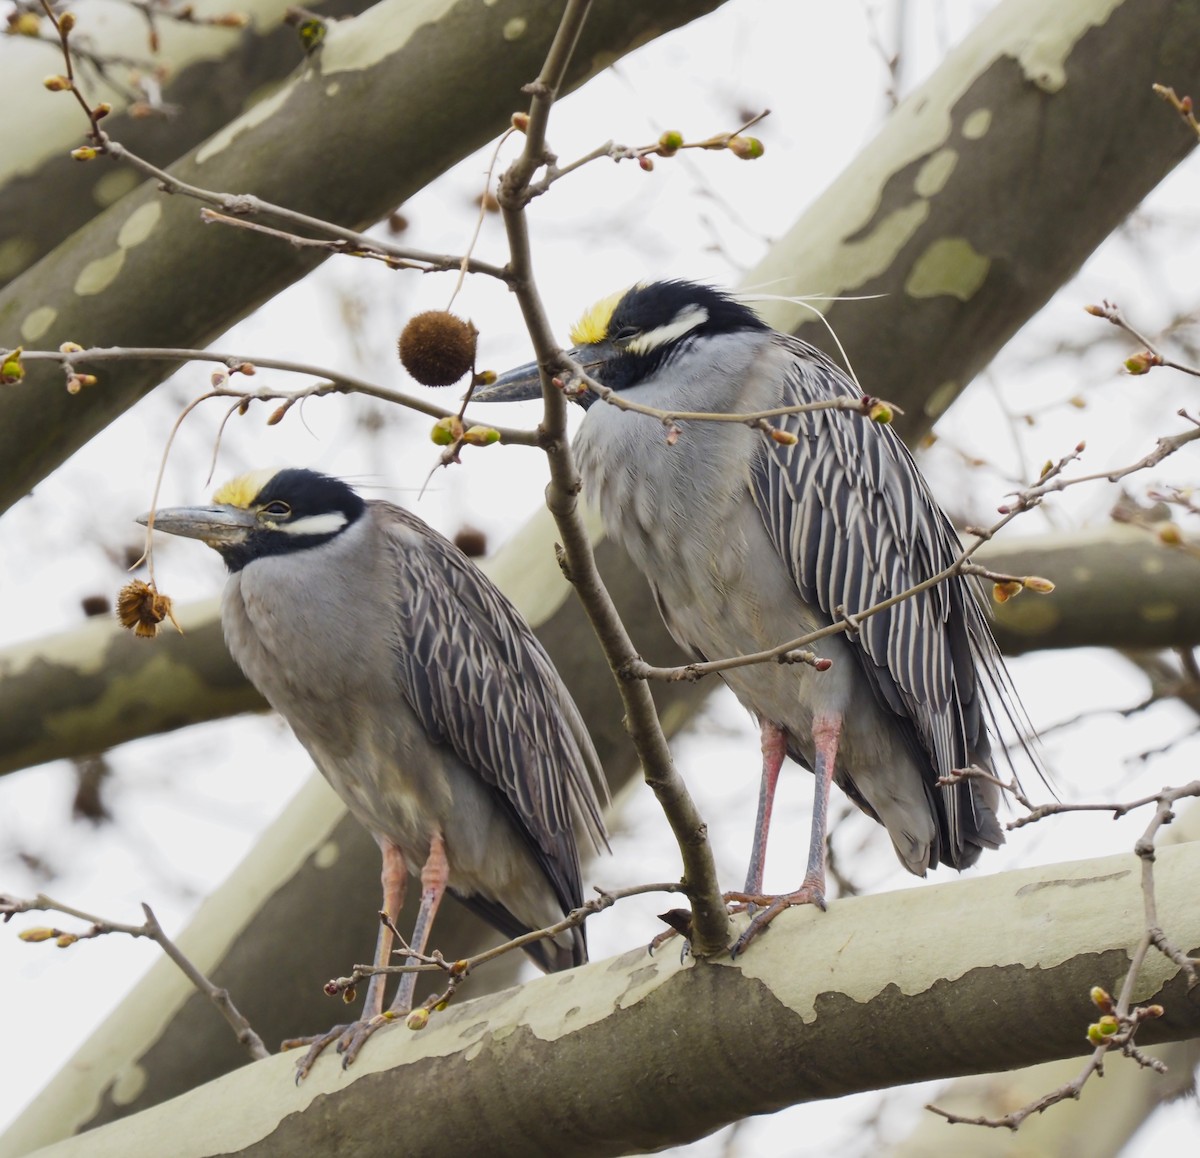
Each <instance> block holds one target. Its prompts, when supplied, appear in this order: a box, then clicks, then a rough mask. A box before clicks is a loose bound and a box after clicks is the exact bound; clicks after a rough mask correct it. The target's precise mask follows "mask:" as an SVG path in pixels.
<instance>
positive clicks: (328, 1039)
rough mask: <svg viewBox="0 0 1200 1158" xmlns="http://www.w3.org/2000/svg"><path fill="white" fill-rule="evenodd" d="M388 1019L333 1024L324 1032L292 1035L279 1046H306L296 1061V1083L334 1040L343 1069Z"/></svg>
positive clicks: (382, 1016) (298, 1082)
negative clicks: (303, 1035)
mask: <svg viewBox="0 0 1200 1158" xmlns="http://www.w3.org/2000/svg"><path fill="white" fill-rule="evenodd" d="M388 1020H389V1019H388V1018H387V1017H386V1016H384V1015H380V1016H379V1017H372V1018H370V1019H369V1020H367V1021H351V1022H349V1023H347V1024H345V1025H335V1026H334V1027H333V1028H332V1029H330V1030H328V1031H327V1032H326V1033H322V1034H318V1035H315V1036H313V1037H293V1038H289V1039H288V1040H287V1041H285V1042H283V1044H282V1045H281V1046H280V1048H281V1049H299V1048H300V1047H301V1046H305V1045H306V1046H308V1051H307V1052H306V1053H305V1055H304V1056H303V1057H302V1058H301V1059H300V1060H299V1061H298V1062H297V1063H296V1085H299V1084H300V1083H301V1082H302V1081H304V1079H305V1078H306V1077H308V1074H309V1071H310V1070H311V1069H312V1067H313V1064H314V1063H315V1062H316V1060H317V1058H319V1057H320V1056H321V1054H322V1053H324V1052H325V1050H326V1049H328V1048H329V1046H330V1045H332V1044H333V1043H334V1042H337V1052H338V1053H340V1054H341V1055H342V1068H343V1069H345V1068H346V1067H347V1066H348V1065H350V1064H351V1063H352V1062H353V1061H354V1059H355V1058H356V1057H358V1054H359V1051H360V1050H361V1049H362V1047H363V1046H364V1045H365V1044H366V1040H367V1038H369V1037H370V1036H371V1034H373V1033H374V1032H375V1031H376V1030H377V1029H378V1028H379V1027H380V1026H381V1025H383V1024H384V1023H385V1022H386V1021H388Z"/></svg>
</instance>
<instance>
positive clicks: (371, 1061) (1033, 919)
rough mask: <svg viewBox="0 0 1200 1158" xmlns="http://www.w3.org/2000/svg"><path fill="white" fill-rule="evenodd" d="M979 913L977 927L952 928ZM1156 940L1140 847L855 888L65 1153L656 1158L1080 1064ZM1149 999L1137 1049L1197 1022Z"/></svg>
mask: <svg viewBox="0 0 1200 1158" xmlns="http://www.w3.org/2000/svg"><path fill="white" fill-rule="evenodd" d="M1197 873H1200V845H1197V844H1194V843H1193V844H1190V845H1184V846H1180V847H1176V848H1168V849H1164V850H1163V851H1162V853H1161V855H1160V856H1159V859H1158V862H1157V865H1156V876H1157V881H1158V890H1159V897H1160V901H1161V902H1162V904H1163V921H1164V925H1165V926H1166V928H1167V930H1168V931H1169V934H1170V935H1171V936H1172V937H1173V938H1174V939H1175V941H1176V943H1177V944H1181V945H1185V946H1189V947H1195V946H1200V909H1198V908H1197V907H1196V905H1195V904H1194V903H1193V897H1194V881H1195V879H1196V874H1197ZM981 914H986V919H981V918H980V915H981ZM966 921H970V922H971V923H972V929H973V931H972V936H971V937H969V938H963V937H955V936H947V935H946V934H947V930H951V929H953V928H955V927H956V926H957V925H958V924H960V923H962V922H966ZM1140 935H1141V895H1140V885H1139V867H1138V863H1137V861H1136V858H1135V857H1134V856H1133V855H1132V854H1126V855H1123V856H1115V857H1107V858H1104V859H1100V860H1091V861H1079V862H1075V863H1071V864H1059V865H1054V866H1050V867H1047V868H1036V869H1026V870H1022V871H1019V872H1011V873H1005V874H1002V875H999V876H993V877H977V878H972V879H961V880H959V881H956V882H954V883H951V884H946V885H939V886H930V887H927V888H922V889H912V890H906V891H903V892H899V893H889V894H884V895H880V896H873V897H856V898H850V899H847V900H843V901H840V902H838V904H836V905H835V906H833V907H832V908H831V909H830V911H829V912H828V913H821V912H819V911H817V910H815V909H803V910H792V911H791V912H789V913H788V914H786V915H785V916H783V917H781V918H780V919H779V920H778V921H777V922H776V923H775V925H773V926H772V929H771V932H770V935H769V936H767V937H764V938H763V939H762V940H761V941H760V942H757V943H756V944H755V945H754V946H752V948H751V949H750V951H749V952H748V953H747V954H746V955H745V956H744V958H742V959H741V960H739V961H738V962H737V963H732V962H730V961H728V960H727V959H723V960H717V961H714V962H703V961H694V960H689V961H688V962H687V963H686V964H682V965H681V964H680V960H679V955H678V953H676V952H672V951H667V952H663V953H660V954H659V955H658V956H657V957H653V958H651V957H649V956H647V953H646V950H645V949H641V948H639V949H634V950H631V951H630V952H629V953H627V954H625V955H624V956H623V957H620V958H616V959H614V960H610V961H601V962H595V963H594V964H591V965H588V966H585V967H583V968H582V969H578V970H575V971H573V972H571V973H569V974H564V975H561V976H556V977H546V978H542V979H539V980H537V981H533V982H531V983H529V984H527V985H525V986H523V987H521V988H519V989H513V990H508V991H506V992H505V993H502V994H497V995H495V996H493V997H489V998H484V999H481V1000H478V1001H474V1002H466V1003H463V1004H461V1005H456V1006H453V1007H451V1009H450V1010H449V1011H447V1012H446V1013H444V1014H441V1015H437V1016H436V1017H435V1019H434V1021H433V1022H431V1024H430V1026H429V1028H428V1029H426V1030H424V1031H423V1032H421V1033H412V1032H409V1031H408V1030H407V1029H406V1028H404V1027H403V1026H399V1025H397V1026H396V1027H395V1028H392V1029H389V1030H386V1031H384V1032H383V1033H380V1034H378V1035H377V1036H376V1037H375V1038H374V1039H373V1040H372V1042H371V1045H370V1048H369V1049H367V1050H366V1051H364V1053H363V1054H362V1056H361V1057H360V1058H359V1059H358V1061H357V1062H356V1064H355V1066H354V1068H353V1069H352V1070H350V1071H349V1072H343V1071H342V1070H341V1068H340V1067H339V1066H338V1065H337V1064H336V1062H333V1061H332V1060H331V1059H329V1060H326V1059H322V1062H320V1063H318V1065H317V1067H316V1068H315V1069H314V1071H313V1073H312V1075H311V1076H310V1077H309V1078H308V1080H307V1081H306V1082H305V1083H304V1084H303V1085H302V1086H300V1087H299V1088H297V1087H296V1086H295V1085H294V1084H293V1083H292V1080H291V1076H292V1065H293V1061H292V1059H291V1058H288V1057H275V1058H269V1059H266V1060H265V1061H262V1062H258V1063H255V1064H253V1065H250V1066H247V1067H245V1068H243V1069H241V1070H239V1071H238V1072H236V1073H233V1074H229V1075H227V1076H226V1077H224V1078H222V1079H220V1080H218V1081H216V1082H213V1083H210V1084H209V1085H206V1086H203V1087H201V1088H200V1089H197V1090H195V1091H193V1092H191V1093H189V1094H186V1095H184V1096H183V1097H181V1098H178V1099H175V1100H174V1101H171V1102H168V1103H166V1104H164V1105H162V1106H158V1107H156V1108H154V1109H152V1110H149V1111H147V1112H146V1113H143V1114H139V1115H137V1116H136V1117H133V1118H128V1119H125V1120H124V1121H122V1122H118V1123H115V1124H113V1125H111V1126H108V1127H104V1128H103V1129H102V1130H100V1131H97V1132H96V1133H94V1134H90V1135H88V1136H87V1137H84V1138H80V1139H76V1140H72V1141H70V1142H65V1143H63V1144H61V1145H60V1146H59V1147H57V1148H56V1149H55V1150H54V1154H55V1156H56V1158H70V1156H72V1155H75V1154H79V1155H85V1154H86V1155H89V1156H90V1155H95V1154H98V1153H101V1154H104V1153H112V1154H120V1155H122V1158H140V1156H142V1155H145V1156H146V1158H150V1156H151V1155H153V1156H154V1158H157V1156H158V1155H160V1154H161V1153H162V1147H163V1140H164V1139H166V1138H170V1139H172V1148H173V1152H174V1153H175V1154H177V1155H179V1156H180V1158H190V1156H193V1155H195V1156H199V1155H215V1154H244V1155H255V1156H256V1158H267V1156H273V1155H280V1156H283V1155H288V1156H289V1158H290V1156H291V1155H294V1154H296V1153H299V1152H302V1151H303V1152H308V1153H326V1152H333V1150H334V1149H337V1150H338V1151H339V1152H342V1153H350V1152H352V1153H354V1154H355V1155H356V1156H358V1158H372V1156H374V1155H379V1156H380V1158H382V1156H384V1155H389V1156H390V1155H392V1154H394V1153H395V1152H396V1146H397V1136H398V1132H399V1133H402V1136H403V1148H404V1151H405V1152H406V1153H411V1154H421V1155H423V1156H425V1158H437V1156H439V1155H447V1156H449V1155H460V1154H482V1153H486V1154H489V1155H505V1154H512V1155H521V1156H522V1158H525V1156H532V1155H540V1154H546V1155H551V1154H553V1155H558V1154H564V1153H569V1154H572V1155H614V1154H623V1153H629V1152H634V1151H646V1150H654V1149H658V1148H661V1147H663V1146H666V1145H670V1144H677V1143H681V1142H686V1141H690V1140H692V1139H694V1138H698V1137H702V1136H704V1135H705V1134H708V1133H710V1132H711V1131H713V1130H715V1129H717V1128H718V1127H720V1126H722V1125H724V1124H726V1123H728V1122H732V1121H736V1120H738V1119H740V1118H742V1117H745V1116H746V1115H748V1114H755V1113H767V1112H770V1111H772V1110H776V1109H779V1108H780V1107H782V1106H786V1105H793V1104H796V1103H799V1102H804V1101H810V1100H814V1099H822V1098H830V1097H837V1096H840V1095H843V1094H847V1093H852V1092H856V1091H861V1090H871V1089H879V1088H883V1087H886V1086H892V1085H899V1084H902V1083H908V1082H912V1081H920V1080H925V1079H929V1078H936V1077H942V1076H950V1075H957V1074H965V1073H972V1072H980V1071H983V1070H994V1069H1000V1068H1011V1067H1015V1066H1024V1065H1029V1064H1031V1063H1034V1062H1040V1061H1045V1060H1048V1059H1051V1058H1057V1057H1066V1056H1082V1055H1083V1054H1084V1053H1085V1052H1086V1050H1087V1048H1088V1047H1087V1045H1086V1042H1085V1040H1084V1034H1085V1031H1086V1027H1087V1025H1088V1023H1089V1022H1090V1021H1092V1020H1094V1018H1095V1010H1094V1007H1093V1006H1092V1005H1091V1002H1090V1001H1089V999H1088V990H1089V988H1090V986H1092V985H1093V984H1101V985H1104V986H1106V987H1109V988H1115V987H1116V984H1117V982H1118V981H1119V980H1120V977H1121V975H1122V972H1123V971H1124V970H1125V968H1126V966H1127V964H1128V961H1129V952H1130V949H1131V946H1132V945H1133V944H1134V943H1135V942H1136V941H1137V940H1138V938H1139V937H1140ZM931 945H936V946H937V947H938V948H937V952H936V953H931V952H930V951H929V950H930V946H931ZM1138 1000H1139V1001H1141V1002H1150V1001H1153V1002H1159V1003H1161V1004H1162V1005H1163V1006H1164V1007H1165V1009H1166V1015H1165V1016H1164V1017H1163V1018H1162V1019H1161V1020H1159V1021H1154V1022H1150V1023H1148V1024H1147V1025H1145V1026H1144V1027H1143V1029H1142V1031H1141V1035H1140V1036H1139V1039H1138V1040H1139V1044H1141V1045H1143V1046H1152V1045H1153V1044H1154V1043H1155V1042H1161V1041H1175V1040H1181V1039H1184V1038H1187V1037H1190V1036H1194V1035H1196V1034H1198V1033H1200V1003H1198V1002H1196V1001H1195V1000H1193V999H1191V998H1189V996H1188V995H1187V993H1186V985H1185V984H1184V980H1183V978H1182V977H1180V976H1179V975H1178V974H1177V970H1176V966H1175V965H1174V964H1173V963H1171V962H1169V961H1167V960H1166V958H1164V957H1162V956H1160V955H1156V956H1155V957H1153V958H1151V959H1150V960H1149V961H1148V962H1147V966H1146V969H1145V975H1144V977H1143V980H1142V983H1141V984H1140V985H1139V986H1138ZM1108 1064H1109V1065H1110V1066H1117V1065H1122V1064H1132V1063H1126V1062H1123V1061H1122V1060H1121V1059H1119V1058H1115V1057H1114V1058H1112V1059H1111V1060H1110V1061H1109V1063H1108ZM400 1089H402V1090H403V1091H404V1095H403V1098H402V1099H401V1100H400V1101H399V1102H398V1101H397V1097H396V1091H397V1090H400ZM534 1091H536V1094H535V1093H534ZM531 1098H532V1099H533V1100H532V1101H531ZM533 1105H536V1112H534V1111H532V1109H531V1107H532V1106H533Z"/></svg>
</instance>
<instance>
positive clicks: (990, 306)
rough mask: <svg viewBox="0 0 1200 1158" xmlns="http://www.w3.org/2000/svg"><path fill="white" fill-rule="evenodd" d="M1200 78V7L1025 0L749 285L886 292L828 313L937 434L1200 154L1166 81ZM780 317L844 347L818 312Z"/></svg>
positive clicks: (776, 308)
mask: <svg viewBox="0 0 1200 1158" xmlns="http://www.w3.org/2000/svg"><path fill="white" fill-rule="evenodd" d="M1198 75H1200V6H1198V5H1196V4H1194V3H1191V2H1190V0H1123V2H1118V3H1110V2H1108V0H1062V2H1060V3H1055V4H1046V3H1044V0H1007V2H1006V3H1003V4H1000V5H997V7H996V8H995V9H994V10H993V11H992V12H991V14H990V15H989V16H988V17H987V18H986V19H985V20H984V21H983V22H982V23H981V24H980V25H979V27H978V28H977V29H976V30H975V31H974V32H972V34H971V35H970V36H969V37H967V39H966V40H965V41H964V42H963V43H962V44H961V45H960V46H959V47H958V48H956V49H955V50H954V51H953V52H952V53H951V54H950V55H949V57H947V59H946V61H945V62H944V63H943V64H942V66H941V67H940V68H939V69H938V70H937V72H936V73H934V75H933V76H932V77H931V78H930V79H929V81H928V82H927V83H926V84H925V85H923V86H922V87H921V88H920V89H919V90H917V91H916V92H915V93H913V94H912V96H910V97H908V98H907V99H906V100H905V101H904V102H903V104H901V105H900V107H899V108H897V109H896V111H895V113H894V114H893V115H892V117H891V118H890V120H889V121H888V122H887V124H885V125H884V127H883V129H882V130H881V132H880V133H879V135H878V136H877V137H876V138H875V140H873V141H871V142H870V143H869V144H868V145H867V146H866V147H865V148H864V149H863V150H862V152H861V153H859V155H858V157H857V158H856V160H855V161H854V162H853V163H852V164H851V165H850V166H849V168H847V169H846V170H845V172H843V173H842V174H841V175H840V176H839V177H838V178H837V179H836V180H835V181H834V182H833V183H832V184H831V185H830V186H829V188H828V189H827V190H826V191H825V193H824V194H823V195H822V196H821V197H820V199H819V200H818V201H817V202H816V203H815V204H814V205H813V206H812V208H811V209H809V210H808V212H806V213H805V214H804V216H803V217H802V218H801V219H800V220H799V221H797V223H796V225H795V226H794V227H793V228H792V230H791V232H790V233H788V234H787V236H786V237H784V238H783V239H782V240H781V241H780V242H778V243H777V244H776V245H775V246H774V247H773V248H772V250H771V253H770V254H769V255H768V256H767V258H766V259H765V260H764V261H762V262H760V263H759V264H758V266H757V267H756V268H755V269H754V270H752V271H751V273H750V274H749V275H747V277H746V280H745V284H746V286H747V287H748V288H750V289H762V291H763V292H765V293H768V294H780V295H784V294H818V295H828V294H841V295H846V296H855V295H871V294H874V295H878V296H877V297H875V298H874V299H872V300H867V301H846V302H838V303H835V304H833V305H832V306H831V307H829V308H828V309H827V310H826V314H827V317H828V318H829V320H830V322H831V324H832V325H833V327H834V328H835V329H836V331H837V333H838V337H839V338H840V339H841V340H842V343H843V344H844V346H845V347H846V351H847V353H848V354H849V356H850V359H851V361H852V363H853V365H854V368H855V370H856V371H857V373H858V376H859V379H860V380H861V382H862V385H863V389H865V390H866V391H867V393H869V394H876V395H880V396H881V397H884V398H888V399H890V400H891V401H893V402H896V403H898V404H899V405H900V406H901V407H903V408H904V410H905V411H906V414H905V416H904V417H903V418H902V419H900V420H899V422H898V426H899V428H900V429H901V431H902V432H903V433H904V436H905V438H907V439H913V438H914V437H919V436H920V435H921V434H923V433H925V432H927V431H928V430H929V428H930V427H931V426H932V425H933V423H934V421H935V420H936V419H937V418H938V416H939V415H941V414H942V413H943V412H944V411H945V410H946V408H947V407H948V406H949V405H950V403H951V402H953V400H954V399H955V398H956V397H957V396H958V394H959V392H960V391H961V390H962V389H963V388H964V387H965V386H966V385H967V383H969V382H970V381H971V379H972V378H973V377H974V376H975V375H976V374H977V373H978V372H979V371H980V370H982V369H983V367H985V366H986V365H987V364H988V362H990V361H991V359H992V356H993V355H994V354H995V353H996V352H997V351H998V350H999V349H1000V348H1001V347H1002V346H1003V345H1004V343H1005V342H1007V341H1008V339H1009V338H1010V337H1012V335H1013V334H1015V333H1016V332H1017V330H1018V329H1020V327H1021V326H1023V325H1024V324H1025V322H1026V321H1027V320H1028V318H1030V317H1031V316H1032V315H1033V314H1034V313H1036V312H1037V311H1038V310H1039V309H1040V308H1041V307H1042V306H1043V305H1044V304H1045V303H1046V302H1047V301H1048V300H1049V299H1050V297H1051V295H1052V294H1053V293H1054V292H1055V291H1056V290H1057V289H1058V288H1059V287H1060V286H1061V285H1063V283H1064V282H1066V281H1067V280H1068V279H1069V278H1070V277H1071V276H1072V275H1073V274H1074V273H1075V271H1076V270H1078V269H1079V267H1080V266H1081V265H1082V264H1083V262H1084V261H1085V259H1086V258H1087V257H1088V255H1089V254H1090V253H1091V252H1092V250H1093V249H1095V248H1096V246H1098V245H1099V244H1100V242H1102V241H1103V240H1104V239H1105V237H1107V236H1108V234H1109V233H1111V232H1112V230H1113V229H1115V228H1116V227H1117V226H1118V225H1119V224H1120V223H1121V222H1122V221H1124V219H1125V218H1126V217H1127V216H1128V215H1129V214H1130V213H1131V212H1132V211H1133V210H1134V209H1136V208H1137V206H1138V204H1139V203H1140V202H1141V201H1142V199H1143V198H1144V197H1145V196H1146V194H1147V193H1149V192H1150V190H1151V189H1153V188H1154V187H1155V185H1157V184H1158V182H1159V181H1161V180H1162V178H1163V177H1165V176H1166V174H1167V173H1169V172H1170V171H1171V170H1172V169H1173V168H1174V167H1175V166H1176V165H1177V164H1178V163H1179V162H1180V161H1181V160H1182V159H1183V158H1184V157H1186V156H1187V155H1188V153H1190V152H1191V151H1192V149H1193V148H1195V146H1196V135H1195V133H1193V132H1191V131H1189V130H1188V129H1187V127H1186V126H1185V125H1183V124H1181V123H1180V122H1179V119H1178V117H1177V116H1175V115H1174V114H1173V113H1172V112H1171V111H1170V109H1168V108H1167V107H1166V106H1164V105H1163V103H1162V102H1161V101H1160V100H1159V99H1158V98H1157V97H1156V96H1154V94H1153V93H1152V92H1151V88H1150V86H1151V85H1152V84H1153V83H1155V82H1159V83H1162V84H1173V85H1175V86H1177V87H1179V91H1181V92H1182V91H1185V90H1186V91H1188V92H1190V91H1192V88H1193V87H1194V83H1195V78H1196V77H1197V76H1198ZM1180 86H1181V87H1180ZM1118 288H1119V287H1118ZM815 304H817V305H818V306H820V305H821V303H815ZM1079 304H1080V307H1081V308H1082V307H1083V305H1085V304H1086V303H1085V302H1082V301H1081V302H1080V303H1079ZM765 312H766V314H767V316H768V317H769V319H770V320H771V321H772V323H773V324H774V325H775V326H776V327H777V328H779V329H787V330H792V331H795V332H797V333H799V334H800V335H801V336H802V337H804V338H805V339H807V340H808V341H810V342H814V343H816V344H817V345H821V346H823V347H825V348H827V349H830V348H831V342H830V338H829V335H828V334H827V333H826V331H825V329H824V327H823V326H821V325H820V324H819V323H818V322H815V321H813V320H812V314H811V312H810V311H805V310H801V309H800V308H799V307H797V306H794V305H791V304H787V303H782V302H773V303H767V305H766V310H765ZM831 352H834V353H835V354H836V351H832V350H831Z"/></svg>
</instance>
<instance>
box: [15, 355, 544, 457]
mask: <svg viewBox="0 0 1200 1158" xmlns="http://www.w3.org/2000/svg"><path fill="white" fill-rule="evenodd" d="M14 352H15V351H9V350H5V349H0V360H3V358H4V357H5V355H6V354H9V353H14ZM20 359H21V361H22V362H57V363H59V364H60V365H62V366H63V367H64V368H67V369H73V368H74V367H75V366H77V365H80V364H87V365H91V364H93V363H97V362H120V361H129V362H136V361H163V362H217V363H220V364H221V365H223V366H226V367H228V368H229V369H230V370H241V369H242V367H244V366H250V367H252V368H258V369H262V370H279V371H282V372H283V373H287V374H304V375H307V376H309V377H312V378H318V379H320V381H318V382H317V383H316V384H314V385H313V386H309V387H307V388H306V389H304V390H289V391H284V390H270V389H266V388H262V387H260V388H258V389H256V390H235V389H232V388H227V387H222V388H219V389H214V390H212V391H209V392H208V393H207V394H206V395H205V397H210V398H236V399H238V400H239V401H246V402H267V401H281V402H283V403H284V404H285V406H287V407H288V408H290V407H291V406H293V405H294V404H295V403H297V402H300V401H302V400H304V399H305V398H322V397H324V396H325V395H327V394H363V395H365V396H366V397H368V398H377V399H379V400H380V401H381V402H393V403H395V404H396V405H398V406H404V407H407V408H408V409H409V410H415V411H417V412H418V413H419V414H426V415H428V416H429V417H431V418H450V417H453V416H455V415H456V414H458V413H459V411H457V410H449V409H447V408H446V407H444V406H438V405H436V404H435V403H432V402H427V401H426V400H425V399H424V398H418V397H416V396H415V395H412V394H405V393H402V392H401V391H399V390H389V389H387V388H386V387H384V386H379V385H377V384H375V383H374V382H368V381H367V380H366V379H364V378H356V377H354V376H353V375H352V374H344V373H342V372H341V371H340V370H330V369H328V368H326V367H323V366H316V365H313V364H311V363H308V362H295V361H291V360H289V359H286V358H259V357H253V358H248V357H246V356H245V355H243V354H228V353H222V352H220V351H218V350H189V349H168V348H165V347H143V346H96V347H91V348H88V349H82V348H80V349H70V350H65V351H64V350H23V351H22V352H21V355H20ZM493 429H495V430H499V432H500V441H501V442H507V443H510V444H512V445H517V446H538V445H540V438H541V436H540V435H539V434H537V433H536V432H532V431H528V430H519V429H516V428H515V427H503V426H501V427H493Z"/></svg>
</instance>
